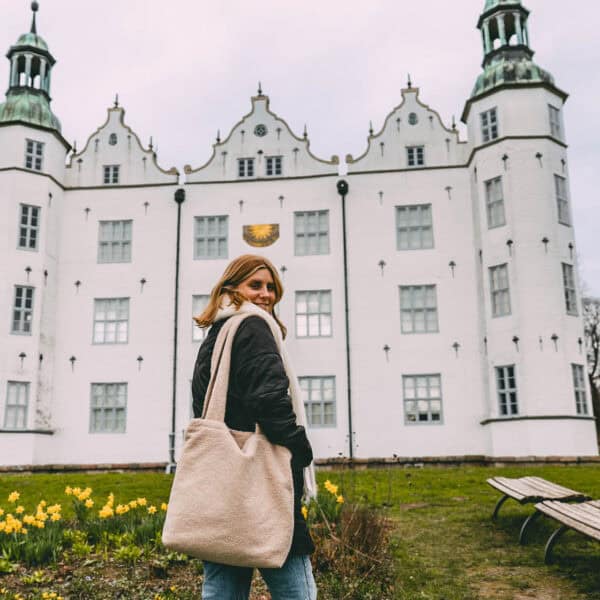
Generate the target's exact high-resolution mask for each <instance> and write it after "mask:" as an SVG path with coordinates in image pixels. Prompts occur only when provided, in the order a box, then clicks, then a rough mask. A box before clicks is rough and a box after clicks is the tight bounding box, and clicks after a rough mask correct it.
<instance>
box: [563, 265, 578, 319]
mask: <svg viewBox="0 0 600 600" xmlns="http://www.w3.org/2000/svg"><path fill="white" fill-rule="evenodd" d="M561 266H562V282H563V291H564V296H565V308H566V310H567V314H568V315H570V316H573V317H577V316H579V309H578V308H577V285H576V283H575V268H574V267H573V265H570V264H569V263H564V262H563V263H561Z"/></svg>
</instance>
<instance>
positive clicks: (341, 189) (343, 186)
mask: <svg viewBox="0 0 600 600" xmlns="http://www.w3.org/2000/svg"><path fill="white" fill-rule="evenodd" d="M337 192H338V194H339V195H340V196H341V197H342V236H343V242H344V312H345V318H346V377H347V386H348V456H349V458H350V459H352V458H354V432H353V431H352V380H351V377H350V320H349V313H348V244H347V240H346V194H347V193H348V182H347V181H346V180H345V179H340V180H339V181H338V182H337Z"/></svg>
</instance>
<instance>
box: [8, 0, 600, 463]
mask: <svg viewBox="0 0 600 600" xmlns="http://www.w3.org/2000/svg"><path fill="white" fill-rule="evenodd" d="M33 8H34V11H37V4H36V3H34V4H33ZM528 17H529V11H528V10H527V9H526V8H525V7H524V6H522V5H521V2H520V1H518V0H487V1H486V4H485V7H484V11H483V13H482V15H481V16H480V18H479V22H478V28H479V29H480V30H481V32H482V39H483V48H484V63H483V73H482V74H481V75H480V76H479V77H478V79H477V82H476V85H475V88H474V90H473V93H472V95H471V97H470V98H469V99H467V101H466V104H465V108H464V112H463V115H462V119H463V121H464V122H465V123H466V126H467V139H466V140H464V141H463V140H460V139H459V134H458V131H457V130H456V128H455V126H454V125H453V126H451V127H448V126H447V125H445V124H444V123H443V122H442V120H441V119H440V116H439V115H438V113H436V112H435V111H434V110H433V109H431V108H429V107H428V106H427V105H426V104H424V103H423V101H422V100H421V98H420V94H419V90H418V89H417V88H414V87H411V85H410V83H409V85H408V87H407V89H404V90H402V100H401V102H400V104H399V105H398V106H397V107H396V108H394V109H393V110H392V111H391V112H390V114H389V115H388V116H387V117H386V119H385V121H384V123H383V126H382V127H381V129H380V130H379V131H372V132H371V135H370V136H369V138H368V147H367V150H366V151H365V152H364V154H363V155H361V156H360V157H358V158H353V157H352V156H347V157H346V163H347V175H345V176H344V177H343V178H341V177H340V176H339V174H338V173H339V167H340V165H339V160H338V158H337V157H335V156H334V157H332V158H331V160H323V159H320V158H317V157H316V156H314V155H313V154H312V153H311V151H310V147H309V141H308V139H307V135H306V133H304V134H303V135H297V134H295V133H294V132H292V131H291V130H290V128H289V127H288V125H287V124H286V122H285V121H284V120H283V119H282V118H280V117H279V116H277V115H276V114H275V113H274V112H272V111H271V109H270V105H269V99H268V98H267V97H266V96H265V95H263V94H262V91H261V90H259V92H258V95H257V96H255V97H253V98H252V104H251V109H250V111H249V113H248V114H247V115H245V116H244V117H242V118H241V120H240V121H239V122H238V123H237V124H236V125H235V126H234V127H233V128H232V129H231V131H230V133H229V135H227V137H226V138H224V139H217V141H216V143H215V144H214V145H213V155H212V157H211V159H210V160H209V161H208V162H207V163H206V164H204V165H201V166H197V167H190V166H186V167H185V169H184V170H185V177H184V181H183V182H181V183H180V181H179V180H180V174H179V173H178V171H177V170H176V169H170V170H168V171H167V170H164V169H162V168H161V167H159V165H158V163H157V158H156V154H155V153H154V151H153V148H152V146H150V147H149V148H146V147H144V146H143V145H142V144H141V143H140V139H139V137H138V136H137V135H136V133H135V132H133V131H132V130H131V129H130V128H129V127H128V126H127V125H126V121H125V112H124V110H123V108H121V107H120V106H118V104H115V106H114V107H113V108H110V109H109V110H108V115H107V118H106V121H105V122H104V124H102V125H101V126H100V127H99V128H98V129H97V130H96V131H95V132H94V133H92V135H91V136H90V137H89V139H88V141H87V143H86V145H85V147H84V148H83V149H82V150H81V151H79V150H76V149H74V148H71V146H70V145H69V143H67V142H66V141H65V138H64V137H63V135H62V133H61V124H60V122H59V120H58V119H57V118H56V117H55V116H54V114H53V113H52V111H51V109H50V86H51V73H52V70H53V68H54V63H55V60H54V57H53V56H52V54H51V53H50V50H49V48H48V46H47V44H46V42H45V41H44V40H43V39H42V38H41V37H40V36H39V35H38V34H37V32H36V22H35V12H34V15H33V22H32V27H31V31H30V32H29V33H26V34H24V35H22V36H21V37H20V38H19V39H18V40H17V42H16V44H15V45H13V46H11V47H10V49H9V51H8V54H7V57H8V59H9V61H10V81H9V88H8V92H7V94H6V102H5V103H4V104H2V105H0V201H1V202H2V212H1V213H0V244H1V250H2V252H1V253H0V256H1V258H0V274H1V277H0V315H4V319H5V323H6V326H5V327H4V328H3V329H1V330H0V465H5V466H7V465H9V466H10V465H12V466H15V465H20V466H27V465H50V464H55V465H56V464H88V465H89V464H107V463H111V464H131V463H144V464H150V463H169V464H172V463H173V460H174V459H175V458H176V456H177V453H178V452H179V450H180V448H181V443H182V432H183V430H184V429H185V427H186V424H187V422H188V421H189V418H190V408H191V392H190V378H191V374H192V369H193V364H194V360H195V356H196V353H197V351H198V347H199V344H200V342H201V340H202V337H203V332H202V331H201V330H200V329H198V328H195V327H194V326H193V323H192V315H194V314H198V313H199V312H200V311H201V308H202V306H203V302H205V300H206V296H207V294H208V293H209V292H210V289H211V287H212V285H213V284H214V283H215V281H216V280H217V278H218V277H219V276H220V274H221V273H222V271H223V269H224V267H225V266H226V264H227V263H228V262H229V260H231V259H232V258H234V257H235V256H237V255H239V254H243V253H248V252H259V253H262V254H264V255H265V256H267V257H268V258H269V259H271V260H272V261H273V262H274V263H275V264H276V265H277V266H278V267H279V268H280V270H281V273H282V276H283V280H284V285H285V287H286V295H285V296H284V299H283V301H282V303H281V306H280V316H281V318H282V320H283V322H284V323H286V324H288V326H289V332H288V333H289V335H288V341H287V343H288V345H289V350H290V353H291V355H292V357H293V359H294V363H295V365H296V369H297V372H298V374H299V376H300V378H301V385H302V388H303V391H304V394H305V396H304V401H305V403H306V407H307V414H308V421H309V431H310V437H311V439H312V441H313V445H314V448H315V454H316V456H317V457H319V458H328V457H338V456H352V457H356V458H369V457H392V456H393V455H396V456H399V457H416V456H417V457H425V456H439V457H447V456H468V455H484V456H490V457H502V456H531V455H534V456H552V455H563V456H591V455H595V454H597V452H598V446H597V441H596V434H595V427H594V418H593V416H592V414H591V403H590V390H589V384H588V379H587V377H586V376H585V369H586V367H585V352H584V348H583V323H582V319H581V298H580V293H579V288H578V281H577V264H576V252H575V236H574V231H573V226H572V221H571V199H570V197H569V191H568V190H569V175H568V161H567V145H566V142H565V139H566V138H565V129H564V125H563V121H562V106H563V103H564V102H565V100H566V98H567V94H566V93H565V92H563V91H562V90H561V89H560V88H559V87H557V85H556V84H555V82H554V80H553V78H552V76H551V75H550V74H549V73H548V72H546V71H544V70H542V69H541V68H540V67H538V66H537V65H536V64H535V63H534V62H533V51H532V50H531V48H530V47H529V42H528ZM184 158H185V157H184Z"/></svg>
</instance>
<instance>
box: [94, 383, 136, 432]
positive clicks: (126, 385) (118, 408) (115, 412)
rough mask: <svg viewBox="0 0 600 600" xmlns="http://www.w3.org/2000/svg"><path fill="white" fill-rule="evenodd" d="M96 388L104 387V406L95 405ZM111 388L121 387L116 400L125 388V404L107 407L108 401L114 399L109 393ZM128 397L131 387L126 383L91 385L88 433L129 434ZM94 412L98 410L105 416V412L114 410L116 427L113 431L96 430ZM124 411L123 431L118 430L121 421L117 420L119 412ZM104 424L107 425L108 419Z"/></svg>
mask: <svg viewBox="0 0 600 600" xmlns="http://www.w3.org/2000/svg"><path fill="white" fill-rule="evenodd" d="M94 386H97V387H102V389H103V392H104V393H103V395H102V399H103V403H102V405H99V406H95V405H94V399H95V396H94ZM109 386H119V387H118V388H117V392H116V394H115V395H114V397H115V398H118V393H119V388H120V387H123V388H124V390H125V394H124V397H125V402H124V404H123V405H122V406H121V405H119V404H112V405H107V401H108V400H109V399H112V398H111V397H110V396H109V395H108V394H107V391H108V389H109ZM128 395H129V386H128V384H127V382H126V381H115V382H113V381H110V382H92V383H91V384H90V404H89V406H90V420H89V429H88V433H90V434H93V433H108V434H115V433H118V434H125V433H127V401H128ZM94 410H98V411H100V412H101V414H105V411H107V410H112V414H113V423H114V424H115V427H114V428H113V429H106V428H102V429H99V428H96V427H95V419H94ZM120 410H122V411H123V413H124V418H123V420H122V422H123V424H122V429H119V428H118V423H119V419H118V418H117V414H118V413H117V411H120ZM104 423H105V424H106V417H105V418H104Z"/></svg>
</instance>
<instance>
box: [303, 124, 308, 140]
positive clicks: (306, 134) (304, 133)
mask: <svg viewBox="0 0 600 600" xmlns="http://www.w3.org/2000/svg"><path fill="white" fill-rule="evenodd" d="M302 135H303V136H304V138H305V139H306V137H307V136H308V131H307V130H306V123H304V132H303V133H302Z"/></svg>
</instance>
